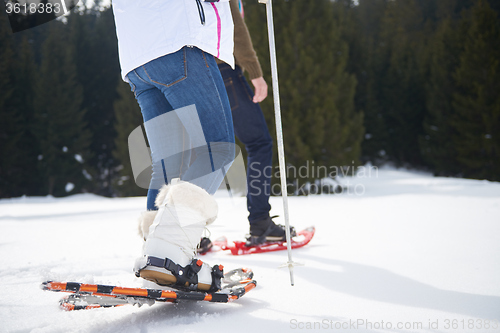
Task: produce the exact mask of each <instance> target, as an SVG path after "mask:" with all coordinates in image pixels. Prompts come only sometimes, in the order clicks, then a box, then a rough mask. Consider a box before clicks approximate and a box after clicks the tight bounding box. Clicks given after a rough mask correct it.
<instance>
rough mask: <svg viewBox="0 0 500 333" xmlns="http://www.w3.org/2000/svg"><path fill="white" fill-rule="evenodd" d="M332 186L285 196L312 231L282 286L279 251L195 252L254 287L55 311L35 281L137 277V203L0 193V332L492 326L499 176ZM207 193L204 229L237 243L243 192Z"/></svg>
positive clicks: (385, 173) (497, 315)
mask: <svg viewBox="0 0 500 333" xmlns="http://www.w3.org/2000/svg"><path fill="white" fill-rule="evenodd" d="M343 181H344V182H347V181H348V182H349V183H350V191H348V192H347V193H344V194H341V195H317V196H309V197H291V198H289V200H290V216H291V223H292V224H293V225H295V226H296V227H297V229H302V228H305V227H307V226H310V225H315V226H316V230H317V231H316V236H315V238H314V239H313V240H312V241H311V243H310V244H309V245H308V246H306V247H304V248H302V249H298V250H295V251H294V253H293V255H294V260H295V261H298V262H301V263H304V266H302V267H297V268H296V269H295V280H296V281H295V282H296V285H295V286H294V287H291V286H290V284H289V274H288V271H287V269H280V268H278V266H279V265H280V264H282V263H283V262H285V261H286V259H287V255H286V252H275V253H265V254H256V255H251V256H231V255H230V254H228V253H226V252H217V253H211V254H209V255H207V256H205V257H204V258H203V259H204V260H205V261H207V262H208V263H211V264H216V263H221V264H223V265H224V266H225V267H226V269H231V268H236V267H241V266H248V267H251V268H253V270H254V271H255V275H256V279H257V281H258V286H257V288H256V289H254V290H253V291H251V292H250V293H248V294H247V295H245V296H244V297H243V298H241V299H240V300H238V301H236V302H233V303H231V304H212V303H181V304H163V303H158V304H155V305H153V306H151V307H150V306H143V307H141V308H139V307H134V306H125V307H121V308H111V309H95V310H89V311H73V312H64V311H62V310H60V309H59V307H58V300H59V299H60V298H61V297H62V296H63V295H62V294H60V293H51V292H44V291H42V290H41V289H40V288H39V285H40V282H42V281H44V280H48V279H52V280H73V281H81V282H87V283H102V284H117V285H123V286H138V287H140V286H143V281H141V280H140V279H137V278H136V277H135V276H134V275H133V273H132V265H133V261H134V259H135V258H136V256H138V255H139V253H140V250H141V239H140V238H139V237H138V236H137V232H136V223H137V222H136V220H137V217H138V215H139V212H140V211H141V210H142V209H143V207H144V206H145V199H144V198H116V199H109V198H102V197H98V196H94V195H75V196H71V197H68V198H63V199H54V198H16V199H8V200H0V332H141V333H142V332H227V331H232V332H285V331H291V332H294V331H308V332H309V331H325V332H328V331H340V332H500V184H499V183H493V182H488V181H476V180H465V179H452V178H436V177H432V176H430V175H428V174H423V173H415V172H409V171H404V170H394V169H381V170H378V171H373V172H372V173H371V174H365V175H364V176H359V177H352V178H345V179H344V180H343ZM218 201H219V204H220V217H219V219H218V220H217V222H216V223H215V224H214V225H213V227H211V232H212V238H217V237H218V236H221V235H226V236H227V237H228V238H229V239H239V238H242V237H243V236H244V234H245V233H246V232H247V228H248V226H247V223H246V215H247V213H246V210H245V200H244V198H236V199H230V198H227V197H225V196H224V195H220V197H219V198H218ZM271 203H272V205H273V213H275V214H280V215H281V216H283V214H282V203H281V199H280V198H276V197H273V198H271ZM279 222H281V223H283V220H282V219H281V220H280V221H279Z"/></svg>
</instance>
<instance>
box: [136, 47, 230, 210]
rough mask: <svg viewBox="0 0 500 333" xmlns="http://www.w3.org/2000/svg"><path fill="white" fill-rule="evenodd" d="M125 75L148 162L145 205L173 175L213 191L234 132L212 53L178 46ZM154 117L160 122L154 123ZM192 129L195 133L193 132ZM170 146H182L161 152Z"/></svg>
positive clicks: (150, 207) (151, 206) (150, 203)
mask: <svg viewBox="0 0 500 333" xmlns="http://www.w3.org/2000/svg"><path fill="white" fill-rule="evenodd" d="M127 78H128V80H129V83H130V86H131V88H132V91H133V92H134V94H135V97H136V99H137V102H138V103H139V106H140V107H141V112H142V115H143V118H144V122H145V127H146V135H147V137H148V141H149V147H150V149H151V157H152V162H153V173H152V179H151V183H150V187H149V190H148V198H147V209H148V210H154V209H157V207H155V205H154V200H155V198H156V196H157V194H158V190H159V188H160V186H161V184H166V183H169V182H170V181H171V180H172V179H173V178H181V179H183V180H187V181H190V182H192V183H194V184H196V185H199V186H201V187H202V188H204V189H205V190H206V191H207V192H209V193H210V194H213V193H215V191H216V190H217V188H218V187H219V185H220V183H221V181H222V180H223V177H224V174H223V172H222V173H221V172H220V171H219V172H217V170H221V168H223V167H224V166H227V165H230V163H231V162H232V160H233V159H234V131H233V124H232V118H231V108H230V106H229V101H228V97H227V93H226V89H225V88H224V82H223V80H222V77H221V75H220V72H219V69H218V67H217V64H216V62H215V59H214V57H213V56H212V55H210V54H208V53H205V52H203V51H201V50H200V49H198V48H195V47H184V48H182V49H181V50H179V51H177V52H175V53H171V54H168V55H165V56H163V57H160V58H157V59H154V60H152V61H150V62H148V63H146V64H145V65H143V66H140V67H138V68H136V69H134V70H133V71H131V72H129V73H128V74H127ZM193 105H194V108H193ZM179 109H180V110H179ZM192 110H195V113H197V114H196V117H194V118H193V117H192V116H193V115H192V113H189V112H188V111H192ZM172 111H174V112H172ZM171 115H172V117H170V116H171ZM160 116H161V117H160ZM165 116H167V117H165ZM195 118H197V119H195ZM157 120H161V121H162V122H163V123H164V125H165V126H164V127H162V126H163V125H162V126H158V123H159V121H157ZM196 123H198V124H200V125H201V127H200V126H198V127H196ZM169 126H170V127H169ZM192 128H194V130H193V129H192ZM196 129H199V131H198V132H197V133H193V132H194V131H195V130H196ZM200 136H201V141H203V143H204V144H203V145H202V144H200ZM186 138H187V139H186ZM194 142H196V144H195V143H194ZM170 146H173V147H181V148H182V149H180V150H178V154H175V155H173V156H165V151H166V149H168V147H170ZM200 170H202V171H201V173H203V174H200ZM207 170H208V171H207ZM200 176H204V177H201V178H200ZM197 177H198V178H197ZM195 178H196V179H195ZM193 179H194V180H193ZM200 179H201V180H200ZM197 182H198V183H197Z"/></svg>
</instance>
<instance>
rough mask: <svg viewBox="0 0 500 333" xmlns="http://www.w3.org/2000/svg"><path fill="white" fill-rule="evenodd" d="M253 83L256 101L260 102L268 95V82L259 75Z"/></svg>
mask: <svg viewBox="0 0 500 333" xmlns="http://www.w3.org/2000/svg"><path fill="white" fill-rule="evenodd" d="M252 84H253V86H254V88H255V93H254V96H253V102H254V103H260V102H262V101H263V100H264V99H265V98H266V97H267V83H266V80H264V78H263V77H262V76H261V77H258V78H256V79H253V80H252Z"/></svg>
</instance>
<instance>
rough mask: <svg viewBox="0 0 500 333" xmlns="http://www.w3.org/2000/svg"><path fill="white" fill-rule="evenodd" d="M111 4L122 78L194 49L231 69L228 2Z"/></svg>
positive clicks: (126, 0) (134, 0)
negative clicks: (190, 47)
mask: <svg viewBox="0 0 500 333" xmlns="http://www.w3.org/2000/svg"><path fill="white" fill-rule="evenodd" d="M199 3H201V5H202V6H203V12H204V14H205V24H204V25H203V24H202V21H201V17H200V16H201V14H200V10H199V8H198V5H197V0H113V13H114V15H115V24H116V34H117V37H118V52H119V56H120V65H121V71H122V78H123V79H124V80H125V81H126V75H127V74H128V72H130V71H131V70H133V69H135V68H137V67H139V66H142V65H144V64H145V63H147V62H149V61H151V60H153V59H156V58H159V57H161V56H164V55H166V54H170V53H174V52H176V51H178V50H180V49H181V48H182V47H183V46H186V45H190V46H196V47H198V48H200V49H202V50H203V51H205V52H207V53H210V54H212V55H213V56H215V57H217V58H219V59H221V60H222V61H224V62H226V63H228V64H230V65H231V66H232V67H234V57H233V20H232V17H231V10H230V8H229V0H220V1H219V2H204V1H203V0H200V2H199Z"/></svg>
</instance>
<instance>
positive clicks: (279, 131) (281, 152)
mask: <svg viewBox="0 0 500 333" xmlns="http://www.w3.org/2000/svg"><path fill="white" fill-rule="evenodd" d="M259 3H265V4H266V13H267V31H268V34H269V54H270V56H271V75H272V80H273V99H274V117H275V119H276V137H277V141H278V161H279V167H280V178H281V196H282V198H283V209H284V211H285V234H286V245H287V250H288V262H287V263H285V265H284V266H288V269H289V271H290V284H291V285H292V286H293V285H294V280H293V266H294V262H293V260H292V244H291V243H292V242H291V239H290V222H289V214H288V197H287V186H286V165H285V148H284V144H283V127H282V123H281V107H280V94H279V87H278V66H277V63H276V45H275V43H274V22H273V5H272V0H259Z"/></svg>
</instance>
